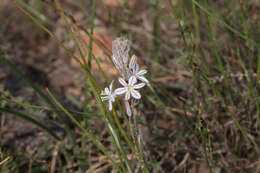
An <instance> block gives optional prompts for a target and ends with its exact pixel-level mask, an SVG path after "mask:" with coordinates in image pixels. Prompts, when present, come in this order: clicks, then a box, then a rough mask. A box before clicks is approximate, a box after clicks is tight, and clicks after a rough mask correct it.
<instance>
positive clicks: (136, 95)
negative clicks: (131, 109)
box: [131, 90, 141, 99]
mask: <svg viewBox="0 0 260 173" xmlns="http://www.w3.org/2000/svg"><path fill="white" fill-rule="evenodd" d="M131 95H132V97H134V98H135V99H140V98H141V94H140V93H139V92H138V91H136V90H131Z"/></svg>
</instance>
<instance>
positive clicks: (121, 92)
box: [114, 87, 127, 95]
mask: <svg viewBox="0 0 260 173" xmlns="http://www.w3.org/2000/svg"><path fill="white" fill-rule="evenodd" d="M126 91H127V89H126V88H125V87H123V88H117V89H116V90H115V91H114V93H115V94H116V95H121V94H124V93H125V92H126Z"/></svg>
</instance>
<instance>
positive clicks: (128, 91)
mask: <svg viewBox="0 0 260 173" xmlns="http://www.w3.org/2000/svg"><path fill="white" fill-rule="evenodd" d="M118 80H119V82H120V83H121V84H122V85H123V86H124V87H123V88H117V89H116V90H115V94H116V95H121V94H124V93H125V100H129V99H130V96H132V97H133V98H135V99H140V98H141V94H140V93H139V92H138V91H137V90H136V89H140V88H142V87H144V86H145V83H139V84H136V82H137V80H136V78H135V77H134V76H131V77H130V79H129V80H128V84H127V83H126V81H125V80H124V79H123V78H119V79H118Z"/></svg>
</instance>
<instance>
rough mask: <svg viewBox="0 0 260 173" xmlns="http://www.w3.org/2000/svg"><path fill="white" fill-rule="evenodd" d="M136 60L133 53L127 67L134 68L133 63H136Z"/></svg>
mask: <svg viewBox="0 0 260 173" xmlns="http://www.w3.org/2000/svg"><path fill="white" fill-rule="evenodd" d="M136 60H137V57H136V56H135V55H133V56H132V58H131V60H130V63H129V68H130V69H134V67H135V64H136Z"/></svg>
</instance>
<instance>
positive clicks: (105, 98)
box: [101, 96, 109, 100]
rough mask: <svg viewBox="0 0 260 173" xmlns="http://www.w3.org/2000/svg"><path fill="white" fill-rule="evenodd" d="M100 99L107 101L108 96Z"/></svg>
mask: <svg viewBox="0 0 260 173" xmlns="http://www.w3.org/2000/svg"><path fill="white" fill-rule="evenodd" d="M101 99H102V100H109V96H102V97H101Z"/></svg>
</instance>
